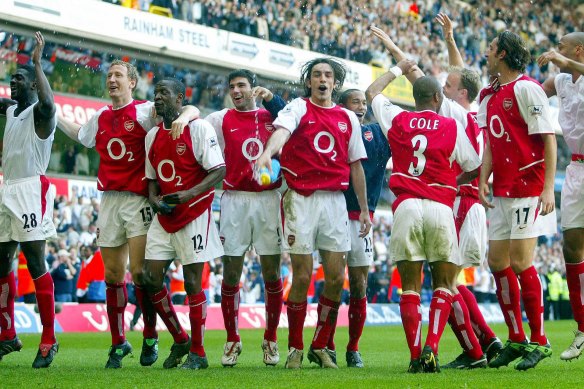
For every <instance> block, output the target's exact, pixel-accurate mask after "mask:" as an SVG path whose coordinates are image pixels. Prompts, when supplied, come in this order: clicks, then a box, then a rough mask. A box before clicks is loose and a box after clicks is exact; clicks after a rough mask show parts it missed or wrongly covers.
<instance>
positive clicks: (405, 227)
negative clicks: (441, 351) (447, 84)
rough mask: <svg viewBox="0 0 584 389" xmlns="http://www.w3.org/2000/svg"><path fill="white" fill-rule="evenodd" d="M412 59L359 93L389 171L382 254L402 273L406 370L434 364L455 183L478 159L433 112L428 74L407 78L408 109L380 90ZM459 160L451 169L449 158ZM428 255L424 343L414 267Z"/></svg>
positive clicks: (450, 284)
mask: <svg viewBox="0 0 584 389" xmlns="http://www.w3.org/2000/svg"><path fill="white" fill-rule="evenodd" d="M414 68H415V63H414V62H412V61H410V60H406V59H404V60H402V61H400V62H398V65H397V66H394V67H393V68H391V69H390V70H389V71H388V72H387V73H385V74H384V75H382V76H381V77H379V78H378V79H377V80H375V81H374V82H373V84H371V85H370V86H369V88H367V91H366V96H367V100H368V101H370V102H371V107H372V108H373V113H374V115H375V118H376V119H377V121H378V123H379V124H380V126H381V129H382V130H383V132H384V134H385V136H386V137H387V139H388V141H389V145H390V148H391V150H392V153H393V164H394V166H393V172H392V175H391V178H390V181H389V187H390V189H391V190H392V191H393V193H395V195H396V196H397V199H396V200H395V202H394V203H393V212H394V224H393V229H392V235H391V241H390V256H391V258H392V259H393V260H394V261H396V262H397V266H398V271H399V274H400V277H401V280H402V289H403V293H402V296H401V300H400V312H401V317H402V323H403V326H404V330H405V333H406V340H407V343H408V346H409V348H410V357H411V360H410V366H409V368H408V371H409V372H411V373H419V372H427V373H433V372H439V371H440V366H439V364H438V344H439V342H440V338H441V336H442V332H443V331H444V327H445V325H446V322H447V320H448V316H449V314H450V311H451V307H452V303H453V296H454V294H455V293H456V292H455V291H456V287H455V283H454V280H455V277H456V274H457V273H458V266H459V265H460V261H459V258H458V255H457V254H458V253H457V250H458V245H457V239H456V227H455V224H454V215H453V212H452V207H453V205H454V201H455V197H456V192H457V189H456V188H457V186H458V185H461V184H464V183H467V182H470V181H471V180H472V179H474V178H476V176H477V175H478V167H479V166H480V159H479V157H478V155H477V153H476V151H475V150H474V148H473V146H472V145H471V143H470V141H469V139H468V137H467V136H466V133H465V130H464V128H463V127H462V126H461V125H460V123H458V122H457V121H456V120H454V119H452V118H447V117H444V116H441V115H438V112H439V111H440V107H441V105H442V102H443V95H442V87H441V86H440V84H439V83H438V81H437V80H436V79H435V78H433V77H427V76H424V77H421V78H419V79H418V80H416V82H415V83H414V86H413V94H414V100H415V104H416V108H415V111H414V112H408V111H404V110H403V109H402V108H399V107H397V106H395V105H393V104H391V102H390V101H389V99H387V98H386V97H385V96H383V95H382V94H381V92H382V91H383V90H384V89H385V88H386V87H387V85H388V84H389V83H390V82H391V81H393V80H394V79H395V78H397V77H399V76H400V75H402V74H403V73H409V72H410V71H411V70H412V69H414ZM455 161H456V163H457V164H458V165H459V166H460V167H461V169H462V171H463V172H462V173H461V174H458V175H457V171H456V170H454V169H453V166H452V164H453V162H455ZM425 260H427V261H428V262H429V263H430V268H431V271H432V284H433V288H434V293H433V295H432V301H431V303H430V322H429V326H428V334H427V336H426V343H425V345H424V348H423V350H422V346H421V324H422V314H421V312H422V311H421V301H420V292H421V277H420V275H421V272H422V265H423V261H425Z"/></svg>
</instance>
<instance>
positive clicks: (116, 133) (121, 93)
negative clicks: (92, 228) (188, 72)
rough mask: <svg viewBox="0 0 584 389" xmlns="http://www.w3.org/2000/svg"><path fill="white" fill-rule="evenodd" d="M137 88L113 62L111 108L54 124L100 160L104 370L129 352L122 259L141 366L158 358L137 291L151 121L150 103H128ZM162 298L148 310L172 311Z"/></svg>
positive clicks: (133, 74) (190, 114) (179, 123)
mask: <svg viewBox="0 0 584 389" xmlns="http://www.w3.org/2000/svg"><path fill="white" fill-rule="evenodd" d="M137 82H138V73H137V71H136V68H135V67H134V65H132V64H130V63H128V62H124V61H120V60H115V61H113V62H112V63H111V65H110V68H109V70H108V73H107V78H106V87H107V89H108V93H109V96H110V98H111V100H112V105H108V106H105V107H103V108H102V109H100V110H99V111H98V112H97V113H96V114H95V115H94V116H93V117H92V118H91V119H89V121H88V122H87V123H86V124H84V125H83V126H81V127H80V126H79V125H77V124H75V123H72V122H70V121H67V120H66V119H64V118H61V117H60V118H59V128H61V129H62V130H63V132H65V134H67V135H68V136H69V137H70V138H72V139H73V140H76V141H78V142H80V143H81V144H83V145H84V146H85V147H95V149H96V151H97V152H98V154H99V157H100V162H99V170H98V172H97V188H98V189H99V190H101V191H104V194H103V196H102V199H101V208H100V213H99V217H98V220H97V227H98V230H97V233H98V237H97V244H98V245H99V246H100V247H101V252H102V255H103V262H104V265H105V282H106V304H107V315H108V320H109V325H110V332H111V335H112V345H111V347H110V351H109V358H108V361H107V363H106V366H105V367H106V368H120V367H122V359H123V358H124V357H125V356H126V355H128V354H130V353H131V352H132V346H131V345H130V343H129V342H128V341H127V340H126V335H125V329H124V312H125V310H126V305H127V304H128V292H127V289H126V283H125V281H124V275H125V273H126V266H127V263H128V258H129V259H130V272H131V273H132V280H133V281H134V284H135V290H136V299H137V300H138V305H139V306H140V308H141V309H142V312H143V315H144V331H143V335H144V339H143V341H142V352H141V354H140V364H141V365H143V366H150V365H152V364H153V363H154V362H156V360H157V359H158V333H157V331H156V309H155V308H154V306H153V304H152V302H151V300H150V298H149V297H148V295H147V292H146V291H145V290H144V287H143V286H144V280H143V266H144V250H145V247H146V233H147V232H148V227H149V226H150V223H151V222H152V218H153V216H154V214H153V213H152V208H151V207H150V204H149V202H148V182H147V180H146V178H145V176H144V171H145V170H144V169H145V168H144V164H145V159H146V153H145V150H144V140H145V139H146V134H147V133H148V131H150V130H151V129H152V128H154V127H156V125H157V123H158V120H156V119H155V116H154V115H153V108H154V103H152V102H150V101H141V100H134V99H133V98H132V91H133V90H134V89H135V88H136V83H137ZM198 115H199V110H198V109H197V108H195V107H192V106H187V107H185V109H184V110H183V113H182V114H181V115H180V116H179V117H178V118H177V119H176V120H175V121H174V123H173V138H176V136H177V135H178V134H179V133H180V132H181V131H182V130H183V129H184V127H185V126H186V124H187V123H188V122H189V120H192V119H194V118H196V117H198ZM165 292H166V293H165ZM167 294H168V291H166V288H164V289H163V291H161V293H160V294H159V296H158V297H159V300H157V301H156V302H155V304H159V305H160V307H159V309H160V308H162V306H164V309H166V310H167V311H168V310H171V311H172V310H174V307H173V305H172V303H171V302H170V298H166V297H165V296H166V295H167ZM162 319H163V320H165V317H164V316H163V317H162ZM165 324H166V325H167V327H168V328H169V329H170V328H171V327H173V323H170V322H166V321H165ZM171 332H173V331H172V330H171ZM175 332H176V331H175ZM180 340H183V339H182V337H180V336H175V343H177V342H178V341H180ZM183 346H184V347H183V348H185V347H186V345H183Z"/></svg>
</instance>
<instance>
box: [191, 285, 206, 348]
mask: <svg viewBox="0 0 584 389" xmlns="http://www.w3.org/2000/svg"><path fill="white" fill-rule="evenodd" d="M189 319H190V320H191V349H190V351H191V352H192V353H195V354H197V355H199V356H200V357H204V356H205V348H204V347H203V339H204V338H205V321H206V320H207V297H206V296H205V291H203V290H202V291H200V292H199V293H198V294H193V295H189Z"/></svg>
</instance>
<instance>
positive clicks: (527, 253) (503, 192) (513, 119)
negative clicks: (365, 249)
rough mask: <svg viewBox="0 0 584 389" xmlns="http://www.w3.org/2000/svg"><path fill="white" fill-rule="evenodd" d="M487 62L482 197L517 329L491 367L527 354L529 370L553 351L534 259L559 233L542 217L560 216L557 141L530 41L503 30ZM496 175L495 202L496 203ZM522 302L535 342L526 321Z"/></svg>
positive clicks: (524, 364)
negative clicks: (491, 83) (533, 70)
mask: <svg viewBox="0 0 584 389" xmlns="http://www.w3.org/2000/svg"><path fill="white" fill-rule="evenodd" d="M486 60H487V68H488V71H489V74H490V75H491V77H496V78H497V80H498V83H499V85H500V87H499V88H498V89H496V90H494V89H493V88H488V89H486V90H483V91H482V92H481V97H482V101H481V104H480V108H479V113H478V116H477V118H478V121H479V126H480V127H486V131H487V135H488V138H487V139H488V142H487V146H486V148H485V153H484V156H483V167H482V169H481V175H480V184H479V196H480V199H481V202H482V203H483V205H485V206H486V207H488V208H490V209H491V212H490V225H489V254H488V260H489V266H490V267H491V271H492V272H493V276H494V277H495V282H496V284H497V298H498V300H499V304H500V305H501V310H502V311H503V316H504V317H505V323H506V324H507V327H508V329H509V339H508V340H507V343H506V345H505V347H504V348H503V350H502V351H501V353H499V355H498V357H497V358H495V359H494V360H492V361H490V362H489V366H490V367H501V366H507V365H508V364H509V363H511V362H512V361H514V360H515V359H517V358H520V357H522V359H521V360H520V361H519V362H518V363H517V364H516V365H515V368H516V369H518V370H526V369H530V368H533V367H535V366H536V365H537V364H538V363H539V361H541V360H542V359H544V358H546V357H549V356H551V354H552V349H551V346H550V344H549V342H548V339H547V338H546V336H545V333H544V328H543V298H542V287H541V282H540V279H539V277H538V274H537V271H536V270H535V267H533V265H532V260H533V253H534V249H535V244H536V240H537V237H538V236H539V235H544V234H546V233H555V230H556V225H555V224H556V221H555V215H551V216H552V218H542V216H544V215H547V214H549V213H552V212H553V211H554V175H555V172H556V137H555V134H554V131H553V128H552V126H551V123H550V121H549V104H548V99H547V96H546V95H545V93H544V91H543V89H542V87H541V85H540V84H539V83H537V81H535V80H533V79H531V78H529V77H527V76H525V75H523V74H522V73H523V71H524V70H525V65H526V63H527V61H528V60H529V51H528V50H527V48H526V47H525V43H524V42H523V40H522V39H521V38H520V37H519V36H518V35H517V34H514V33H512V32H510V31H504V32H502V33H500V34H499V35H498V36H497V37H496V38H495V39H493V41H492V42H491V43H490V44H489V48H488V49H487V54H486ZM491 172H492V173H493V196H494V197H493V199H492V201H489V199H488V198H487V196H488V194H489V184H488V181H487V180H488V178H489V176H490V175H491ZM546 219H551V220H549V221H547V222H546ZM519 285H521V289H520V286H519ZM520 290H521V291H520ZM521 297H522V298H523V306H524V308H525V313H526V314H527V320H528V322H529V327H530V329H531V337H530V341H531V343H528V341H527V337H526V336H525V333H524V332H523V326H522V324H521V321H522V320H521V306H520V298H521Z"/></svg>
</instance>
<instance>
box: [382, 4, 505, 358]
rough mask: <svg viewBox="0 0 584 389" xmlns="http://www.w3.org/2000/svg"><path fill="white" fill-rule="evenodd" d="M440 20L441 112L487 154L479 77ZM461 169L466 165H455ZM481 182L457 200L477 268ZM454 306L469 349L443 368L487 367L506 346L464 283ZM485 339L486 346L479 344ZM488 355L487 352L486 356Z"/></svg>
mask: <svg viewBox="0 0 584 389" xmlns="http://www.w3.org/2000/svg"><path fill="white" fill-rule="evenodd" d="M437 21H438V22H439V23H440V24H441V25H442V26H443V30H444V36H445V40H446V42H447V47H448V58H449V62H450V65H452V67H451V69H450V72H449V74H448V77H447V79H446V83H445V85H444V87H443V93H444V96H445V97H446V98H445V99H444V101H443V103H442V105H441V107H440V111H439V114H440V115H443V116H446V117H452V118H454V119H456V120H457V121H458V122H459V123H461V125H462V126H463V127H464V129H465V132H466V134H467V136H468V138H469V141H470V142H471V144H472V145H473V147H474V148H475V151H476V152H477V153H478V154H479V157H482V154H483V150H484V144H485V134H484V131H482V130H481V129H480V128H479V127H478V125H477V123H476V113H475V112H471V103H472V102H473V101H474V100H475V98H476V96H477V94H478V91H479V89H480V81H479V79H480V77H479V75H478V74H477V73H476V72H474V71H471V70H469V69H465V68H463V67H462V65H463V63H462V57H461V56H460V53H459V51H458V48H457V47H456V43H455V42H454V36H453V31H452V24H451V21H450V19H449V18H448V16H447V15H445V14H439V15H438V16H437ZM372 31H373V33H374V35H376V36H377V37H378V38H379V39H381V41H382V42H383V44H384V45H385V47H386V48H387V49H388V50H389V52H390V53H391V54H392V56H393V57H394V58H395V59H396V60H402V59H405V58H406V56H405V54H404V53H403V52H402V51H401V50H400V49H399V48H398V47H397V46H396V45H395V43H394V42H393V41H392V40H391V39H390V38H389V36H387V34H385V33H384V32H383V31H382V30H380V29H378V28H376V27H372ZM422 75H423V72H422V71H420V70H419V69H415V71H412V72H410V73H408V74H407V75H406V77H407V78H408V79H409V80H410V81H411V82H415V80H416V79H418V78H419V77H421V76H422ZM455 169H458V171H459V172H460V168H459V167H458V166H457V165H456V164H455ZM477 181H478V180H476V179H475V180H473V181H472V182H470V183H468V184H465V185H461V186H460V187H459V188H458V193H457V196H456V199H455V202H454V215H455V225H456V231H457V234H458V242H459V253H458V255H460V257H461V258H460V259H461V260H462V265H461V266H460V268H459V271H458V273H457V274H456V279H458V276H459V274H460V271H461V270H462V269H463V268H465V267H470V266H477V265H479V264H480V263H482V262H484V260H485V255H486V248H487V247H486V246H487V236H486V235H487V222H486V215H485V210H484V208H483V206H482V205H481V204H480V202H479V198H478V182H477ZM454 292H455V293H454V297H453V304H452V310H451V313H450V317H449V318H448V322H449V324H450V326H451V328H452V329H453V331H454V333H455V335H456V337H457V339H458V340H459V343H460V345H461V346H462V348H463V350H464V352H463V353H462V354H461V355H459V356H458V357H457V358H456V359H455V360H454V361H452V362H451V363H448V364H446V365H444V366H443V368H457V369H472V368H478V367H485V366H486V363H487V361H488V360H490V359H493V358H494V357H496V355H497V353H498V352H499V350H500V349H501V348H502V347H503V346H502V344H501V341H500V340H499V339H498V338H497V337H496V336H495V334H494V332H493V331H492V330H491V328H490V327H489V325H488V324H487V322H486V321H485V319H484V317H483V315H482V313H481V311H480V308H479V306H478V304H477V301H476V298H475V297H474V295H473V293H472V292H471V291H470V290H468V288H467V287H466V286H465V285H464V284H458V285H457V286H456V290H455V291H454ZM479 343H480V344H479ZM483 352H484V354H486V359H485V356H484V355H483Z"/></svg>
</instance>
